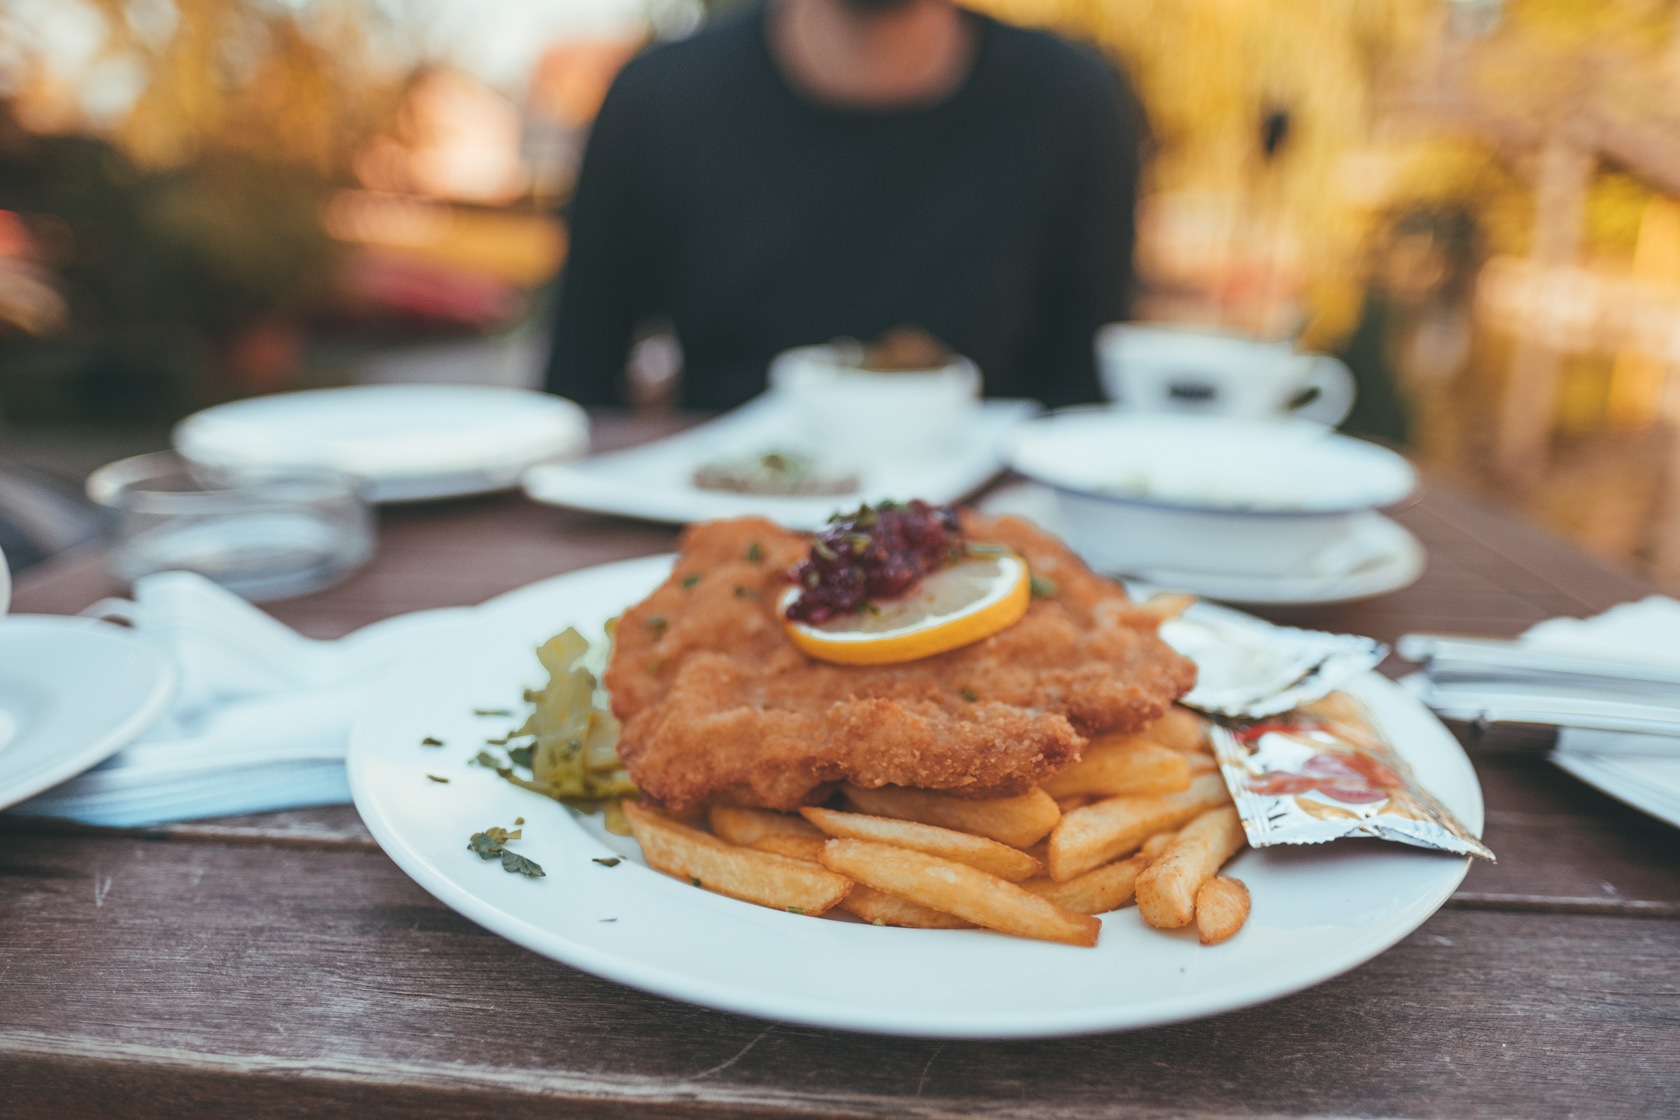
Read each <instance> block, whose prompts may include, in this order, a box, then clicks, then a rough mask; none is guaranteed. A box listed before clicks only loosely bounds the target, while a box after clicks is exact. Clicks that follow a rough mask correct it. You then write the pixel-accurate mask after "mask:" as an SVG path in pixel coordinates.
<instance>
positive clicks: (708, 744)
mask: <svg viewBox="0 0 1680 1120" xmlns="http://www.w3.org/2000/svg"><path fill="white" fill-rule="evenodd" d="M962 529H963V533H964V535H965V536H966V537H967V539H968V540H969V541H971V542H976V543H996V544H1002V545H1005V546H1007V547H1009V548H1011V549H1013V550H1014V551H1015V552H1017V553H1019V554H1020V555H1021V556H1023V557H1025V558H1026V560H1027V562H1028V564H1029V565H1030V567H1031V569H1032V571H1033V572H1034V573H1035V574H1036V575H1039V576H1043V577H1046V578H1047V579H1049V580H1051V581H1053V582H1054V585H1055V591H1054V593H1053V594H1052V595H1050V596H1048V597H1045V598H1040V599H1035V600H1034V601H1033V603H1032V606H1031V607H1030V609H1029V610H1028V611H1027V614H1026V616H1025V617H1024V618H1022V619H1021V621H1019V622H1017V623H1016V624H1015V625H1013V626H1011V627H1009V628H1007V629H1005V630H1003V631H1001V632H999V633H997V634H995V635H993V636H992V637H990V638H986V639H984V640H983V641H980V642H976V643H974V644H973V645H969V646H964V647H963V648H961V649H956V650H952V651H951V652H949V653H943V654H939V655H937V656H934V657H928V658H924V659H922V660H919V661H911V662H906V663H903V664H897V665H882V666H843V665H831V664H828V663H826V662H822V661H813V660H811V659H809V658H807V657H806V656H804V655H803V654H802V653H800V652H799V651H798V650H796V649H795V648H794V647H793V645H792V644H791V643H790V642H789V641H788V639H787V637H786V636H785V634H784V632H783V628H782V625H781V622H780V620H779V619H778V618H777V616H776V613H775V603H776V599H777V597H778V595H780V594H781V593H782V591H783V589H785V588H786V587H787V585H788V577H787V572H788V570H789V568H791V567H792V566H793V565H794V564H795V563H797V562H798V561H800V560H801V559H802V558H804V557H805V556H806V555H807V553H808V552H809V551H810V549H811V539H810V538H809V537H808V536H804V535H801V534H797V533H792V532H789V531H787V530H785V529H782V528H780V527H779V526H777V525H775V524H773V523H771V522H769V521H765V520H761V519H758V518H742V519H738V520H733V521H715V522H710V523H707V524H702V525H696V526H693V527H692V528H690V529H689V530H688V531H687V532H686V533H684V535H683V538H682V548H681V553H680V555H679V556H678V557H677V561H676V566H675V569H674V570H673V571H672V573H671V577H670V578H669V579H667V580H666V581H665V582H664V583H663V584H662V585H661V586H660V587H659V588H658V589H657V590H655V591H654V593H653V594H652V595H650V596H648V598H647V599H646V600H644V601H643V602H641V603H639V604H637V605H636V606H635V607H632V608H631V609H630V610H628V611H626V612H625V613H624V615H623V617H622V618H621V619H620V620H619V622H618V626H617V630H616V633H615V637H614V648H613V655H612V662H611V665H610V666H609V667H608V669H607V674H606V679H605V684H606V686H607V689H608V690H609V692H610V693H611V695H612V705H613V712H614V714H615V715H617V716H618V718H619V719H620V720H622V721H623V724H624V730H623V734H622V737H621V738H620V740H619V744H618V751H619V757H620V758H621V759H622V760H623V763H624V765H625V766H626V767H627V768H628V769H629V771H630V774H631V777H633V778H634V779H635V781H636V783H637V784H638V785H639V786H640V787H641V788H642V789H643V791H645V792H646V793H647V794H648V795H649V796H650V797H652V798H654V799H655V800H657V801H658V802H660V803H663V804H665V805H668V806H670V807H672V808H678V809H681V808H686V807H688V806H690V805H694V804H696V803H699V802H701V801H704V800H707V799H709V798H713V797H720V799H725V800H730V801H733V802H735V803H737V804H746V805H762V806H766V807H768V808H773V809H793V808H795V807H797V806H799V805H801V804H805V803H807V802H808V801H810V800H811V799H812V798H813V797H819V798H820V796H821V794H822V793H823V792H824V789H825V787H826V785H827V783H831V782H837V781H841V780H844V781H849V782H853V783H855V784H857V785H860V786H865V787H876V786H882V785H902V786H914V787H919V788H923V789H935V790H941V791H944V792H946V793H950V794H953V795H956V796H963V797H1001V796H1006V795H1009V794H1015V793H1021V792H1024V791H1025V790H1027V789H1029V788H1031V787H1032V786H1033V785H1035V784H1036V783H1037V782H1038V781H1039V780H1040V779H1042V778H1044V777H1046V776H1047V775H1049V774H1051V773H1054V772H1055V771H1056V770H1058V769H1060V768H1061V767H1063V766H1066V765H1067V764H1068V763H1070V762H1073V761H1075V760H1076V759H1077V758H1078V757H1079V755H1080V752H1081V751H1082V750H1083V749H1084V747H1085V744H1086V741H1087V736H1092V735H1098V734H1104V733H1109V732H1130V731H1136V730H1138V729H1140V728H1142V727H1143V726H1144V725H1146V724H1148V723H1150V722H1151V721H1153V720H1155V719H1158V718H1159V717H1160V716H1161V715H1162V713H1163V712H1165V711H1166V709H1167V705H1168V704H1170V703H1171V702H1172V701H1173V700H1174V699H1176V698H1177V697H1179V696H1181V695H1183V694H1184V693H1185V692H1187V691H1189V689H1190V688H1191V686H1192V685H1193V684H1194V683H1195V679H1196V670H1195V666H1194V665H1192V664H1191V663H1190V662H1189V661H1187V660H1185V659H1184V658H1182V657H1180V656H1179V655H1178V654H1176V653H1174V652H1173V651H1172V649H1171V648H1169V647H1168V646H1167V644H1166V643H1165V642H1163V641H1162V640H1161V639H1160V637H1159V636H1158V635H1157V634H1156V627H1157V624H1158V621H1159V620H1158V619H1157V618H1156V617H1155V616H1154V615H1151V614H1149V613H1148V612H1146V611H1142V610H1140V609H1138V608H1137V606H1136V605H1135V604H1133V603H1132V602H1131V601H1130V600H1129V599H1128V598H1127V597H1126V594H1125V592H1124V591H1123V590H1122V589H1121V588H1120V587H1119V586H1118V585H1116V584H1114V583H1112V582H1110V581H1108V580H1105V579H1102V578H1100V577H1098V576H1096V575H1095V574H1093V573H1092V572H1091V571H1090V570H1089V569H1088V568H1086V567H1085V565H1084V564H1083V563H1082V562H1081V561H1080V560H1079V559H1078V558H1077V557H1075V556H1074V555H1073V554H1072V553H1071V552H1069V551H1068V550H1067V549H1066V548H1065V547H1064V546H1063V545H1062V544H1061V543H1060V542H1059V541H1057V540H1056V539H1055V538H1053V537H1050V536H1048V535H1046V534H1044V533H1042V532H1040V531H1038V530H1037V529H1035V528H1034V527H1033V526H1031V525H1029V524H1028V523H1027V522H1025V521H1021V520H1018V519H1015V518H999V519H995V520H994V519H988V518H984V517H980V516H978V515H975V514H972V513H968V512H964V513H963V515H962ZM970 697H972V698H973V699H970Z"/></svg>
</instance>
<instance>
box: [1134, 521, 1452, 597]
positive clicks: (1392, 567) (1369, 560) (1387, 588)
mask: <svg viewBox="0 0 1680 1120" xmlns="http://www.w3.org/2000/svg"><path fill="white" fill-rule="evenodd" d="M1346 546H1353V547H1346ZM1334 551H1335V552H1336V553H1337V554H1338V555H1339V556H1340V557H1342V558H1345V559H1347V560H1351V561H1352V562H1351V563H1345V564H1336V563H1330V564H1324V565H1320V566H1319V570H1318V571H1316V572H1311V573H1306V574H1299V575H1297V574H1290V575H1277V576H1257V575H1231V574H1226V573H1222V572H1207V571H1195V572H1179V571H1172V570H1168V569H1151V570H1150V571H1146V572H1138V573H1136V575H1137V578H1139V579H1141V580H1145V581H1147V582H1149V583H1152V584H1157V585H1159V586H1161V587H1170V588H1173V589H1175V590H1183V591H1193V592H1195V593H1196V594H1198V595H1201V596H1202V597H1204V598H1207V599H1218V600H1220V601H1221V602H1225V603H1245V604H1253V605H1274V606H1282V605H1286V604H1294V605H1309V604H1324V603H1346V602H1352V601H1353V600H1356V599H1370V598H1374V597H1376V596H1378V595H1386V594H1388V593H1389V592H1391V591H1398V590H1400V589H1401V588H1402V587H1409V586H1410V585H1412V584H1413V583H1416V582H1417V580H1418V577H1420V576H1422V575H1423V569H1424V566H1425V564H1426V563H1427V555H1426V553H1425V552H1424V548H1423V544H1422V543H1421V542H1420V541H1419V540H1418V539H1417V538H1416V537H1414V536H1412V534H1411V533H1410V532H1408V531H1407V530H1406V528H1405V527H1404V526H1402V525H1400V524H1398V523H1396V522H1394V521H1391V520H1389V519H1388V518H1386V517H1384V516H1382V515H1381V514H1379V513H1372V514H1368V515H1364V516H1361V517H1358V518H1356V519H1355V527H1354V529H1353V531H1352V533H1350V534H1349V538H1348V540H1347V541H1345V542H1342V543H1341V544H1338V545H1337V546H1336V548H1335V549H1334ZM1331 559H1332V560H1333V559H1334V558H1331Z"/></svg>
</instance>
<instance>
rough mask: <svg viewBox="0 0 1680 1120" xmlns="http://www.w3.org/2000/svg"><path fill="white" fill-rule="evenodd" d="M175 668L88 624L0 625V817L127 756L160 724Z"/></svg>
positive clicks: (57, 620)
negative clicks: (115, 757) (7, 808)
mask: <svg viewBox="0 0 1680 1120" xmlns="http://www.w3.org/2000/svg"><path fill="white" fill-rule="evenodd" d="M174 693H175V667H174V665H173V664H172V663H171V662H170V661H169V659H168V658H167V657H166V656H165V655H164V654H163V653H161V652H159V651H158V650H156V649H154V648H153V647H152V646H150V645H147V644H146V643H145V642H142V641H141V640H140V639H138V638H136V637H134V636H132V635H131V634H129V633H128V632H127V631H126V630H124V629H123V628H122V627H120V626H113V625H111V624H110V623H107V622H99V621H96V620H94V619H91V618H66V617H61V616H58V615H30V614H23V615H17V614H14V615H9V616H7V617H6V618H5V619H4V620H3V621H0V808H4V807H5V806H8V805H15V804H17V803H18V802H20V801H23V800H26V799H28V798H30V797H33V796H35V795H36V794H38V793H40V792H42V791H43V790H47V789H51V788H52V787H53V786H56V785H58V784H59V783H60V782H64V781H68V780H69V779H70V778H73V777H75V776H76V775H77V774H80V773H81V772H82V771H84V770H87V769H89V768H90V767H93V766H97V765H98V764H99V763H101V762H103V761H105V760H106V759H107V758H109V757H110V756H111V755H113V754H115V753H117V751H119V750H121V749H122V748H123V747H125V746H127V745H128V744H129V743H130V742H132V741H133V740H134V738H135V737H136V736H138V735H139V734H140V733H141V732H143V731H145V730H146V728H147V727H149V726H151V724H152V723H153V722H154V721H155V720H156V719H157V718H158V717H159V716H160V715H162V714H163V711H164V708H165V707H166V706H167V705H168V703H169V700H170V698H171V697H172V696H173V695H174Z"/></svg>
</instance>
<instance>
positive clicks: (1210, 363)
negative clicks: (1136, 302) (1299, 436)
mask: <svg viewBox="0 0 1680 1120" xmlns="http://www.w3.org/2000/svg"><path fill="white" fill-rule="evenodd" d="M1096 345H1097V365H1098V367H1099V369H1100V370H1101V373H1102V380H1103V388H1104V389H1105V390H1106V391H1107V392H1108V395H1109V398H1110V399H1112V400H1114V401H1117V402H1119V403H1120V405H1121V407H1123V408H1125V409H1127V410H1128V411H1133V410H1137V411H1143V412H1199V413H1202V414H1204V415H1219V416H1245V417H1248V418H1250V419H1255V420H1261V419H1280V418H1282V417H1285V416H1293V417H1295V418H1296V419H1300V420H1306V421H1310V422H1312V423H1315V424H1322V425H1324V426H1325V427H1333V426H1335V425H1336V424H1340V423H1341V422H1342V420H1343V419H1345V418H1346V417H1347V414H1348V413H1349V412H1350V411H1351V410H1352V409H1353V401H1354V397H1355V395H1356V391H1355V387H1354V381H1353V374H1352V373H1351V372H1350V371H1349V370H1348V368H1347V366H1346V365H1344V364H1343V363H1342V362H1340V361H1338V360H1337V359H1335V358H1332V357H1329V356H1327V355H1323V354H1297V353H1296V352H1295V346H1294V343H1293V342H1291V341H1290V340H1289V339H1263V338H1254V337H1252V336H1250V335H1243V334H1235V333H1232V332H1229V331H1217V330H1208V329H1205V328H1199V327H1189V326H1178V325H1175V324H1170V323H1110V324H1109V325H1108V326H1106V327H1103V328H1102V329H1101V330H1099V331H1098V332H1097V343H1096ZM1309 390H1311V391H1312V392H1310V393H1309ZM1297 402H1300V403H1297ZM1291 406H1293V407H1291Z"/></svg>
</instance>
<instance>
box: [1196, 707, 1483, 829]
mask: <svg viewBox="0 0 1680 1120" xmlns="http://www.w3.org/2000/svg"><path fill="white" fill-rule="evenodd" d="M1210 734H1211V737H1212V740H1213V748H1214V753H1215V754H1217V755H1218V757H1219V765H1220V769H1221V770H1222V771H1223V773H1224V775H1225V784H1226V785H1227V786H1229V787H1230V789H1231V795H1232V797H1233V798H1234V799H1235V801H1236V805H1237V813H1238V815H1240V816H1241V817H1242V823H1243V829H1244V831H1246V832H1247V833H1248V842H1249V844H1250V845H1251V846H1253V847H1256V848H1265V847H1270V846H1271V845H1274V844H1322V843H1324V842H1325V841H1326V840H1334V839H1337V838H1338V837H1342V836H1375V837H1379V838H1381V839H1384V840H1398V841H1399V842H1400V843H1402V844H1413V845H1415V846H1417V847H1420V848H1435V849H1438V850H1440V851H1443V852H1455V853H1457V854H1459V855H1467V856H1478V857H1480V858H1482V859H1485V860H1489V861H1491V860H1493V858H1494V855H1493V853H1492V852H1491V851H1489V850H1488V849H1487V847H1486V846H1485V845H1483V844H1482V842H1481V841H1479V840H1477V839H1476V838H1475V837H1474V836H1472V835H1471V834H1470V832H1469V830H1468V829H1466V828H1465V827H1464V826H1463V825H1462V824H1460V823H1459V822H1458V818H1456V817H1454V816H1453V815H1452V813H1451V812H1450V811H1449V810H1448V809H1447V807H1446V806H1444V805H1442V804H1441V803H1440V802H1439V801H1437V800H1435V798H1434V796H1432V795H1431V794H1430V793H1429V792H1428V791H1427V790H1425V789H1424V788H1423V787H1422V786H1420V785H1418V783H1417V779H1416V778H1414V777H1413V776H1412V769H1411V767H1410V766H1407V765H1406V763H1405V761H1404V760H1403V759H1401V757H1400V756H1399V755H1398V754H1397V753H1395V750H1394V748H1393V747H1391V746H1390V745H1389V744H1388V742H1387V740H1385V739H1384V738H1383V737H1382V734H1381V733H1380V732H1379V731H1378V730H1377V728H1376V726H1375V724H1374V723H1373V722H1372V721H1371V717H1370V715H1369V714H1368V713H1367V712H1366V711H1365V708H1364V706H1363V705H1362V704H1360V703H1359V701H1357V700H1355V699H1354V698H1353V697H1352V696H1349V695H1348V694H1347V693H1345V692H1332V693H1330V694H1329V695H1327V696H1325V697H1323V698H1322V699H1319V700H1314V701H1312V702H1311V703H1307V704H1302V705H1299V706H1297V707H1296V708H1294V709H1293V710H1291V711H1288V712H1284V713H1282V714H1279V715H1270V716H1264V717H1260V718H1251V719H1239V720H1230V721H1227V722H1225V723H1223V724H1216V725H1214V726H1213V727H1212V728H1210Z"/></svg>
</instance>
